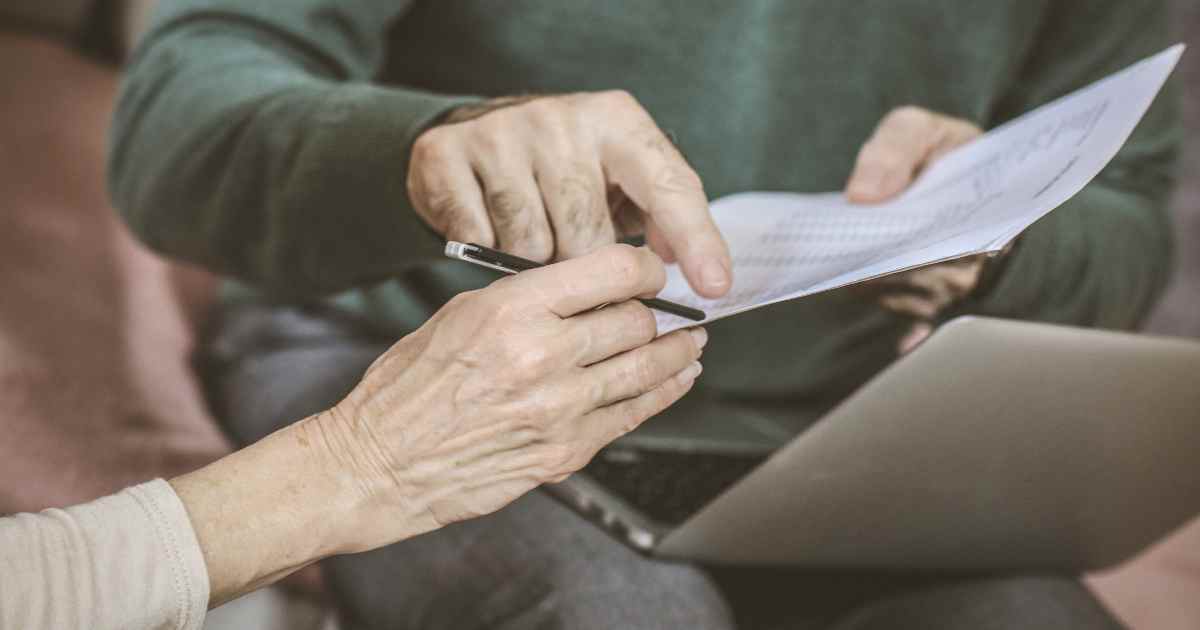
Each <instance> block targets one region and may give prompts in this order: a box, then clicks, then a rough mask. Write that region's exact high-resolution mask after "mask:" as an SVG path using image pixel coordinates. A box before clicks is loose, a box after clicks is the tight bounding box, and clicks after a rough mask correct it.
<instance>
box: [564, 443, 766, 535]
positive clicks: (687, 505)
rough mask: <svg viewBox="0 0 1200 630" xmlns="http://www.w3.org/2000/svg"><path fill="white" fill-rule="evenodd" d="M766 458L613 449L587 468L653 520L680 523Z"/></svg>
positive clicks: (601, 482) (614, 491) (589, 474)
mask: <svg viewBox="0 0 1200 630" xmlns="http://www.w3.org/2000/svg"><path fill="white" fill-rule="evenodd" d="M765 459H766V457H765V456H762V455H722V454H714V453H682V452H671V451H646V450H636V451H635V450H630V449H612V448H610V449H605V450H604V451H601V452H600V454H599V455H597V456H596V457H595V458H594V459H592V462H591V463H590V464H588V465H587V467H585V468H584V469H583V470H584V473H586V474H587V475H588V476H589V477H591V478H592V479H593V480H594V481H596V482H597V483H599V484H600V485H602V486H604V488H605V489H607V490H608V491H609V492H612V493H613V494H615V495H616V496H618V497H620V498H621V499H623V500H624V501H625V502H626V503H629V504H630V505H631V506H633V507H634V508H636V509H637V510H638V511H640V512H642V513H643V514H645V515H646V516H648V517H650V518H651V519H653V520H654V521H657V522H658V523H660V524H663V525H679V524H681V523H683V522H684V521H686V520H687V519H688V518H689V517H691V516H692V515H693V514H695V513H696V512H698V511H700V508H702V507H704V506H705V505H707V504H708V503H709V502H710V501H712V500H713V499H715V498H717V496H719V495H720V494H721V493H722V492H724V491H725V489H726V488H729V487H730V486H732V485H733V484H735V483H737V481H738V480H739V479H741V478H742V477H743V476H745V475H746V474H747V473H749V472H750V471H751V470H754V468H756V467H757V466H758V465H759V464H761V463H762V462H763V461H764V460H765Z"/></svg>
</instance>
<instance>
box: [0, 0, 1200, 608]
mask: <svg viewBox="0 0 1200 630" xmlns="http://www.w3.org/2000/svg"><path fill="white" fill-rule="evenodd" d="M1064 1H1065V0H1064ZM1170 1H1171V2H1172V4H1173V6H1174V11H1175V12H1176V14H1177V18H1176V19H1175V20H1174V28H1175V29H1176V35H1177V38H1178V39H1179V40H1181V41H1184V42H1187V43H1188V44H1189V45H1190V46H1191V47H1192V49H1191V50H1190V51H1189V52H1188V54H1186V55H1185V56H1184V58H1183V61H1182V63H1181V65H1180V67H1179V70H1178V73H1177V76H1176V80H1177V81H1178V82H1179V85H1180V87H1181V88H1182V92H1183V95H1184V99H1183V107H1184V118H1183V120H1184V124H1185V126H1186V136H1187V138H1188V140H1187V144H1186V147H1185V150H1184V155H1183V160H1182V162H1181V168H1180V171H1179V178H1178V181H1179V186H1178V189H1177V191H1176V193H1175V197H1174V200H1173V204H1172V208H1173V213H1174V221H1175V226H1176V231H1175V234H1176V251H1175V261H1176V262H1175V265H1176V269H1175V274H1174V276H1173V279H1172V281H1171V284H1170V286H1169V289H1168V291H1167V293H1166V295H1165V298H1164V299H1163V301H1162V303H1161V304H1160V305H1159V306H1158V308H1157V309H1156V310H1155V311H1154V313H1153V315H1152V316H1151V317H1150V319H1149V320H1148V322H1147V323H1146V329H1147V330H1148V331H1150V332H1153V333H1156V334H1163V335H1172V336H1186V337H1197V338H1200V177H1197V175H1198V174H1200V2H1197V0H1170ZM152 5H153V1H152V0H130V1H128V2H116V1H112V0H108V1H100V2H89V1H87V0H4V2H3V3H0V289H2V290H3V292H2V293H0V429H2V431H0V433H2V434H3V435H4V436H5V437H4V438H3V439H2V440H0V514H3V513H11V512H16V511H31V510H40V509H44V508H46V507H53V506H64V505H69V504H72V503H78V502H82V501H86V500H90V499H92V498H95V497H98V496H101V495H104V494H107V493H110V492H113V491H115V490H117V489H120V488H122V487H124V486H127V485H130V484H133V483H136V482H138V481H141V480H144V479H147V478H151V477H157V476H164V477H169V476H172V475H174V474H178V473H180V472H183V471H186V470H190V469H192V468H195V467H196V466H198V465H200V464H201V463H204V462H207V461H210V460H212V459H214V458H216V457H219V456H220V455H221V454H223V453H224V452H226V451H227V450H228V449H229V445H228V443H227V442H226V440H225V439H224V438H223V437H222V435H221V433H220V431H219V430H218V429H217V423H216V421H215V419H214V418H213V417H212V416H211V413H210V411H209V410H208V408H207V406H206V405H205V403H204V400H203V396H202V395H201V388H200V385H199V383H198V381H197V379H196V377H195V375H194V373H193V370H192V368H191V363H190V361H191V353H192V349H193V348H194V346H195V343H196V337H197V335H198V333H197V331H198V330H200V329H201V328H202V326H203V320H204V315H205V312H206V305H208V304H209V303H211V301H212V300H213V297H214V295H215V287H216V281H215V279H214V278H212V277H211V276H209V275H208V274H206V273H204V272H201V271H198V270H196V269H191V268H188V267H186V266H182V265H178V264H174V263H168V262H166V261H163V260H162V259H160V258H158V257H157V256H155V255H153V254H151V253H150V252H148V251H147V250H145V249H144V248H143V247H142V246H141V245H140V244H138V243H137V242H136V241H134V239H132V238H131V237H130V236H129V234H128V232H127V231H126V230H125V228H124V226H123V225H122V224H121V223H120V221H119V220H118V219H117V218H116V215H115V213H114V212H113V211H112V209H111V208H110V206H109V203H108V197H107V194H106V192H105V178H104V157H105V144H106V134H107V128H108V122H109V117H110V116H111V112H112V106H113V99H114V98H115V95H116V92H117V83H118V81H119V64H120V59H121V58H122V56H123V55H124V54H126V53H127V51H128V49H129V48H130V46H131V44H132V42H133V41H134V39H135V37H136V33H137V32H138V30H139V29H140V27H141V26H140V25H141V24H143V23H144V18H145V15H146V14H147V12H148V10H149V9H150V7H151V6H152ZM1198 378H1200V375H1198ZM1092 584H1093V586H1094V587H1095V588H1096V589H1097V590H1098V591H1099V592H1100V593H1101V594H1102V596H1103V598H1104V599H1105V601H1106V603H1108V604H1109V605H1110V606H1111V607H1113V608H1114V609H1116V610H1117V611H1118V612H1119V614H1120V615H1121V616H1122V618H1123V619H1125V620H1126V621H1127V622H1128V623H1130V625H1132V626H1134V627H1137V628H1180V629H1183V628H1200V522H1194V523H1193V524H1192V525H1190V526H1189V527H1188V528H1185V529H1184V530H1183V531H1181V532H1180V533H1178V534H1177V535H1176V536H1174V537H1173V538H1172V539H1170V540H1168V541H1166V542H1165V543H1164V544H1162V545H1160V546H1159V547H1158V548H1157V549H1155V550H1153V551H1151V552H1150V553H1149V554H1147V555H1146V556H1145V557H1143V558H1142V559H1140V560H1138V561H1135V563H1133V564H1132V565H1130V566H1129V567H1125V568H1122V569H1119V570H1117V571H1115V572H1113V573H1111V574H1109V575H1106V576H1103V577H1099V578H1096V579H1093V581H1092ZM218 621H219V619H218ZM255 626H256V627H265V626H261V625H258V624H255ZM212 627H216V626H215V625H214V626H212ZM295 627H299V626H295Z"/></svg>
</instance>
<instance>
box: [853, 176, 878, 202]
mask: <svg viewBox="0 0 1200 630" xmlns="http://www.w3.org/2000/svg"><path fill="white" fill-rule="evenodd" d="M883 180H884V173H883V171H877V170H868V171H863V172H861V173H859V174H858V176H856V177H855V178H854V182H852V183H851V185H850V190H849V192H850V194H851V196H853V197H857V198H859V199H878V198H879V197H880V195H882V194H883V192H882V191H883V183H884V181H883Z"/></svg>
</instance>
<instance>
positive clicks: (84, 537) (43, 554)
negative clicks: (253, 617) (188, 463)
mask: <svg viewBox="0 0 1200 630" xmlns="http://www.w3.org/2000/svg"><path fill="white" fill-rule="evenodd" d="M208 592H209V584H208V572H207V571H206V569H205V566H204V556H203V555H202V553H201V550H200V545H199V543H198V542H197V540H196V535H195V533H194V532H193V531H192V525H191V522H190V521H189V520H188V515H187V512H186V511H185V510H184V506H183V503H181V502H180V500H179V497H177V496H176V495H175V491H174V490H173V489H172V488H171V486H170V485H169V484H168V483H167V482H165V481H163V480H161V479H159V480H156V481H151V482H149V483H145V484H142V485H139V486H134V487H132V488H128V489H126V490H123V491H121V492H119V493H117V494H114V495H112V496H108V497H104V498H102V499H98V500H96V501H93V502H91V503H85V504H83V505H77V506H74V507H70V508H67V509H65V510H58V509H53V510H46V511H44V512H41V513H38V514H17V515H15V516H9V517H4V518H0V629H3V630H10V629H11V630H17V629H20V630H40V629H42V628H47V629H51V628H52V629H54V630H69V629H74V628H79V629H85V628H86V629H88V630H107V629H110V628H111V629H113V630H116V629H122V630H150V629H154V630H159V629H162V630H193V629H195V630H199V628H200V627H201V625H202V624H203V623H204V615H205V612H206V610H207V608H208Z"/></svg>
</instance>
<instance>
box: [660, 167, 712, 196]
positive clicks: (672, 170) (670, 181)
mask: <svg viewBox="0 0 1200 630" xmlns="http://www.w3.org/2000/svg"><path fill="white" fill-rule="evenodd" d="M655 185H656V187H657V189H658V190H659V192H665V193H675V194H691V193H696V192H699V191H703V190H704V183H703V182H702V181H701V180H700V176H699V175H698V174H696V171H694V170H692V169H691V168H689V167H688V166H685V165H682V164H667V165H665V166H663V167H662V168H661V170H659V173H658V177H656V178H655Z"/></svg>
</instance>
